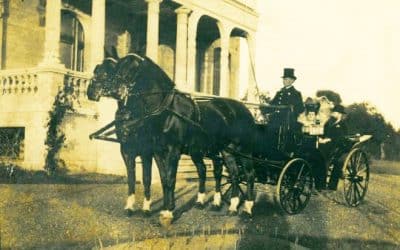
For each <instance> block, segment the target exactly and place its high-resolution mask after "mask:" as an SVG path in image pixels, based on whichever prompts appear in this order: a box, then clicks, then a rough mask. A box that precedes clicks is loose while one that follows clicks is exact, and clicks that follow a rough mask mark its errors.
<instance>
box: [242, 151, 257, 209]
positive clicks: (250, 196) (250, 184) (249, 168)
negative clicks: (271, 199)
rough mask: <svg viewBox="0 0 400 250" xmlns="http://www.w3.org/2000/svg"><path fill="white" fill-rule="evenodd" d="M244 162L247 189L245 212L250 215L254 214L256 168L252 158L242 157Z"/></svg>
mask: <svg viewBox="0 0 400 250" xmlns="http://www.w3.org/2000/svg"><path fill="white" fill-rule="evenodd" d="M242 164H243V167H244V169H245V175H246V182H247V190H246V201H245V203H244V208H243V212H245V213H247V214H248V215H250V216H251V215H252V209H253V206H254V199H255V193H254V180H255V170H254V167H253V162H252V160H250V159H244V158H243V159H242Z"/></svg>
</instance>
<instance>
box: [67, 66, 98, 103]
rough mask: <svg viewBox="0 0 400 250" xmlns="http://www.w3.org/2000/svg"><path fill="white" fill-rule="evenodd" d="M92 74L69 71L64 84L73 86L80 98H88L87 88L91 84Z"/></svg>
mask: <svg viewBox="0 0 400 250" xmlns="http://www.w3.org/2000/svg"><path fill="white" fill-rule="evenodd" d="M90 79H91V76H90V75H89V74H88V73H83V72H76V71H68V72H66V73H65V75H64V85H66V86H68V87H72V88H73V90H74V95H75V97H76V98H77V99H78V100H86V99H87V96H86V89H87V87H88V86H89V83H90Z"/></svg>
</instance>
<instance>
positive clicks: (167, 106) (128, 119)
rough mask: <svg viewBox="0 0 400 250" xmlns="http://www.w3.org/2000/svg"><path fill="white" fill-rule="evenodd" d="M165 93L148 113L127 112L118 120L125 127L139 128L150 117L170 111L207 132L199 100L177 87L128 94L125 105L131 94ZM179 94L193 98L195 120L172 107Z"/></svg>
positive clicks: (125, 97)
mask: <svg viewBox="0 0 400 250" xmlns="http://www.w3.org/2000/svg"><path fill="white" fill-rule="evenodd" d="M163 93H167V95H166V96H165V97H164V99H163V100H162V101H161V102H160V104H159V105H158V107H157V108H156V109H154V110H152V111H150V112H148V113H145V114H143V115H142V116H140V117H137V118H134V117H132V115H131V114H129V113H128V114H125V115H124V116H123V117H120V119H117V120H118V121H124V122H123V125H122V127H123V128H124V129H128V128H139V127H141V126H143V124H144V123H145V121H147V120H148V119H150V118H152V117H155V116H158V115H161V114H162V113H164V112H170V113H171V114H172V115H174V116H176V117H178V118H179V119H181V120H183V121H185V122H187V123H189V124H190V125H192V126H194V127H196V128H198V129H200V131H202V132H203V133H206V131H205V129H204V128H203V127H202V126H201V125H200V123H199V122H200V119H201V118H200V117H201V116H200V109H199V106H198V104H197V102H196V101H195V100H194V99H193V98H191V96H190V95H188V94H186V95H185V94H183V93H182V92H179V91H178V90H177V89H171V90H170V91H160V92H150V93H146V92H142V93H135V94H128V96H124V99H125V100H124V106H126V104H127V101H126V99H127V97H130V96H149V95H156V94H163ZM177 95H185V96H187V97H188V98H190V99H191V100H192V103H193V105H194V106H193V107H194V112H195V117H196V119H195V120H193V119H191V118H190V117H188V116H186V115H184V114H181V113H180V112H179V111H177V110H175V109H174V108H173V107H172V103H173V101H174V100H175V98H176V96H177Z"/></svg>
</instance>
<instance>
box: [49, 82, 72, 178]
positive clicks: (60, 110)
mask: <svg viewBox="0 0 400 250" xmlns="http://www.w3.org/2000/svg"><path fill="white" fill-rule="evenodd" d="M73 98H74V89H73V87H72V86H69V85H65V86H64V88H63V89H62V90H60V91H59V92H58V93H57V95H56V97H55V99H54V103H53V106H52V109H51V110H50V111H49V120H48V122H47V135H46V140H45V145H46V150H47V155H46V161H45V166H44V168H45V170H46V171H47V173H48V174H49V175H52V174H54V173H56V172H57V171H60V170H65V169H66V167H65V162H64V161H63V160H62V159H61V158H60V156H59V153H60V150H61V148H62V147H63V146H64V142H65V134H64V132H63V131H62V127H61V126H62V123H63V120H64V118H65V114H66V113H67V112H68V111H74V108H73Z"/></svg>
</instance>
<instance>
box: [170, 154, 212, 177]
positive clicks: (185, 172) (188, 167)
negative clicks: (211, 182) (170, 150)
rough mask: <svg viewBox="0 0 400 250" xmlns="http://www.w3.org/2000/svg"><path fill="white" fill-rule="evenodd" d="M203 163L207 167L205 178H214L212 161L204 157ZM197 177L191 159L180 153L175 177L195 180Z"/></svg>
mask: <svg viewBox="0 0 400 250" xmlns="http://www.w3.org/2000/svg"><path fill="white" fill-rule="evenodd" d="M204 163H205V164H206V167H207V172H206V175H207V179H209V178H214V174H213V165H212V161H211V160H209V159H204ZM198 178H199V176H198V174H197V170H196V166H195V165H194V164H193V162H192V159H191V158H190V157H189V156H187V155H182V157H181V159H180V160H179V165H178V174H177V179H178V180H188V181H195V180H197V179H198Z"/></svg>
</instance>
